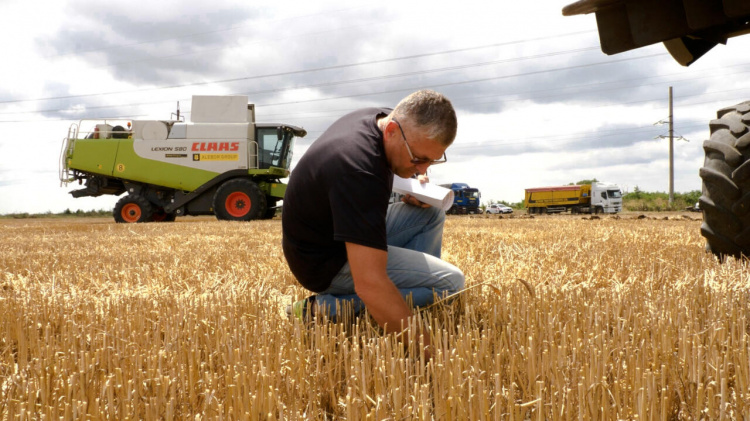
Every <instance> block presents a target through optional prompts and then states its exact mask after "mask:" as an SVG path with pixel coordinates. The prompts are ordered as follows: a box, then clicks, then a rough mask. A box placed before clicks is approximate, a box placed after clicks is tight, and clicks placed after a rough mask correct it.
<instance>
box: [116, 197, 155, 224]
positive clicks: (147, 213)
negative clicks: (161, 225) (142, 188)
mask: <svg viewBox="0 0 750 421" xmlns="http://www.w3.org/2000/svg"><path fill="white" fill-rule="evenodd" d="M153 213H154V208H153V206H151V203H150V202H149V201H148V200H146V198H145V197H143V196H140V195H137V194H129V195H127V196H125V197H123V198H122V199H120V200H118V201H117V204H116V205H115V209H114V210H113V211H112V215H113V216H114V217H115V222H118V223H137V222H148V221H150V220H151V217H152V216H153Z"/></svg>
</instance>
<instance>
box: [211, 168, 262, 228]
mask: <svg viewBox="0 0 750 421" xmlns="http://www.w3.org/2000/svg"><path fill="white" fill-rule="evenodd" d="M213 206H214V214H216V218H217V219H219V220H226V221H249V220H251V219H258V218H260V217H261V216H263V215H265V213H266V196H265V195H264V194H263V192H261V191H260V188H259V187H258V185H257V184H255V183H253V182H252V181H251V180H249V179H247V178H234V179H232V180H229V181H226V182H224V184H222V185H221V186H219V188H218V189H217V190H216V194H214V201H213Z"/></svg>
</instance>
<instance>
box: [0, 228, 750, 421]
mask: <svg viewBox="0 0 750 421" xmlns="http://www.w3.org/2000/svg"><path fill="white" fill-rule="evenodd" d="M699 227H700V222H699V221H697V220H693V219H690V218H684V217H683V218H681V217H678V216H674V217H670V218H668V219H665V218H663V217H659V218H653V217H647V218H636V215H632V216H628V215H623V216H621V217H602V218H601V219H589V218H582V217H572V216H546V217H537V218H528V217H518V216H517V217H514V218H507V217H505V218H498V217H496V216H493V217H485V216H475V217H468V216H463V217H461V216H457V217H449V218H448V220H447V222H446V228H445V241H444V246H443V258H444V259H445V260H447V261H449V262H451V263H454V264H455V265H457V266H458V267H459V268H461V269H462V270H464V272H465V274H466V279H467V290H466V291H465V292H464V293H463V294H461V295H460V296H459V297H458V298H456V299H453V300H450V301H448V302H445V303H441V304H440V305H436V306H434V307H431V308H429V309H425V310H423V311H421V312H420V313H419V314H418V316H417V317H419V318H422V319H424V322H425V323H427V324H428V325H429V331H430V335H431V338H432V342H433V344H434V346H435V347H434V351H433V357H432V358H431V359H429V360H427V359H425V356H424V354H423V353H420V352H418V351H417V350H418V349H419V348H418V347H415V346H413V345H412V346H410V347H408V348H404V347H403V346H402V345H401V344H400V342H399V341H398V339H397V338H396V336H395V335H383V334H382V333H381V331H380V329H379V328H377V325H375V324H374V323H372V322H371V320H370V319H369V318H368V317H367V316H366V315H365V316H363V317H360V318H357V319H355V320H353V321H352V320H350V321H344V322H339V323H332V322H325V321H320V322H317V323H315V324H312V325H309V326H308V325H304V324H303V323H301V322H299V321H296V320H295V321H290V320H288V319H287V318H286V315H285V314H284V307H285V306H286V305H287V304H289V303H290V302H292V300H295V299H299V298H302V297H304V296H306V293H305V291H304V290H303V289H301V288H300V287H298V286H297V285H296V284H295V282H294V280H293V278H292V275H291V273H290V272H289V269H288V268H287V266H286V263H285V261H284V258H283V255H282V252H281V247H280V240H281V223H280V221H279V220H278V219H274V220H269V221H254V222H249V223H233V222H219V221H215V220H212V219H210V218H183V219H180V220H178V221H177V222H176V223H169V224H166V223H165V224H156V223H152V224H132V225H125V224H115V223H114V222H111V221H110V220H107V219H97V220H91V219H88V220H84V219H47V220H0V420H26V419H45V420H52V419H55V420H57V419H65V420H69V419H144V420H157V419H165V420H171V419H193V420H198V419H227V420H257V419H284V420H295V419H312V420H323V419H347V420H365V419H369V420H404V419H419V420H432V419H435V420H483V419H488V420H590V419H601V420H604V419H650V420H651V419H653V420H663V419H745V420H749V419H750V317H749V316H748V314H749V313H750V281H749V280H748V266H747V264H746V263H745V262H740V261H735V260H729V261H726V262H724V263H723V264H721V263H719V262H718V261H717V260H716V259H714V258H713V257H711V256H710V255H707V254H706V253H705V252H704V242H703V240H702V238H701V237H700V234H699Z"/></svg>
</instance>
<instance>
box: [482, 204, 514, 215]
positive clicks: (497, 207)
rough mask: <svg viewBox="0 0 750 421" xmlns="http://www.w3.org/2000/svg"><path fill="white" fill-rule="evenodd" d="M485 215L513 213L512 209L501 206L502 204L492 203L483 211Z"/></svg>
mask: <svg viewBox="0 0 750 421" xmlns="http://www.w3.org/2000/svg"><path fill="white" fill-rule="evenodd" d="M485 212H486V213H492V214H497V213H513V208H511V207H508V206H505V205H503V204H502V203H493V204H491V205H489V206H487V209H485Z"/></svg>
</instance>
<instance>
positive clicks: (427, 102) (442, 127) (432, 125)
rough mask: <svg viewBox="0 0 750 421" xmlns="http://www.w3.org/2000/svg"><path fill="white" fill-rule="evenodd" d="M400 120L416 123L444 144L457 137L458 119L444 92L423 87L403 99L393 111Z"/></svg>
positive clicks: (433, 138) (428, 134) (448, 144)
mask: <svg viewBox="0 0 750 421" xmlns="http://www.w3.org/2000/svg"><path fill="white" fill-rule="evenodd" d="M391 115H392V116H393V117H396V119H398V120H399V121H402V122H409V123H411V124H413V125H416V126H417V127H418V128H419V129H420V130H424V131H425V132H426V133H427V137H428V138H430V139H432V140H436V141H437V142H438V143H440V144H441V145H443V146H446V147H447V146H450V145H451V144H452V143H453V140H454V139H455V138H456V130H457V129H458V120H457V119H456V111H455V110H454V109H453V104H451V102H450V100H448V98H446V97H445V96H444V95H443V94H441V93H438V92H435V91H431V90H429V89H423V90H421V91H417V92H414V93H413V94H411V95H409V96H407V97H406V98H404V99H402V100H401V102H399V103H398V105H396V108H394V109H393V112H392V113H391Z"/></svg>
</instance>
